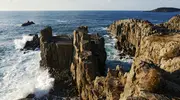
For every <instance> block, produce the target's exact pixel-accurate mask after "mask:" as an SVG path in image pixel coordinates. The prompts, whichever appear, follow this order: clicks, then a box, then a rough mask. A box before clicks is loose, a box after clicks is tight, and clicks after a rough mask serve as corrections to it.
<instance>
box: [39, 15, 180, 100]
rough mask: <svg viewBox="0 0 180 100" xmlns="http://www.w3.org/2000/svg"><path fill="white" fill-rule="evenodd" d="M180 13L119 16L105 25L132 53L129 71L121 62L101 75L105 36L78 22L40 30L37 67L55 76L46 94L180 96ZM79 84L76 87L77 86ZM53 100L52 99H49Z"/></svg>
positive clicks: (109, 98)
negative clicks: (162, 19) (152, 18)
mask: <svg viewBox="0 0 180 100" xmlns="http://www.w3.org/2000/svg"><path fill="white" fill-rule="evenodd" d="M179 23H180V20H179V15H177V16H175V17H173V18H172V19H170V20H169V21H168V22H166V23H162V24H158V25H153V24H152V23H150V22H149V21H145V20H139V19H128V20H120V21H117V22H115V23H113V24H112V25H110V27H109V32H111V34H112V35H114V36H116V37H117V39H118V43H117V48H118V49H119V50H121V51H122V52H123V54H124V55H126V54H129V55H131V56H134V61H133V64H132V67H131V70H130V71H129V72H125V71H124V70H123V69H122V68H121V66H117V67H116V69H108V71H107V75H105V61H106V52H105V48H104V39H103V38H102V37H101V36H99V35H98V34H88V27H86V26H81V27H78V29H77V30H75V31H74V33H73V38H72V37H69V36H67V35H61V36H52V29H51V28H50V27H47V28H45V29H44V30H42V31H41V37H40V48H41V58H42V60H41V67H43V68H48V69H49V72H50V74H51V75H52V77H54V78H55V84H54V90H52V92H51V93H50V94H53V95H58V96H65V97H71V96H77V92H78V93H79V96H80V100H180V95H179V93H180V77H179V76H180V32H179V27H180V26H179ZM76 90H77V91H76ZM50 100H51V99H50Z"/></svg>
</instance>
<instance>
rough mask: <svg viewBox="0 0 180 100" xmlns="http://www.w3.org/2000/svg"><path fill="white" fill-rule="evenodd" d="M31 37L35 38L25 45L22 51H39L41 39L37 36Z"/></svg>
mask: <svg viewBox="0 0 180 100" xmlns="http://www.w3.org/2000/svg"><path fill="white" fill-rule="evenodd" d="M29 36H32V37H33V38H32V40H31V41H27V42H26V43H25V45H24V48H23V49H22V50H38V49H39V48H40V38H39V37H38V35H37V34H29Z"/></svg>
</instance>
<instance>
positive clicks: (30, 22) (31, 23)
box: [21, 21, 35, 27]
mask: <svg viewBox="0 0 180 100" xmlns="http://www.w3.org/2000/svg"><path fill="white" fill-rule="evenodd" d="M33 24H35V23H34V22H33V21H28V22H26V23H23V24H22V25H21V26H23V27H24V26H29V25H33Z"/></svg>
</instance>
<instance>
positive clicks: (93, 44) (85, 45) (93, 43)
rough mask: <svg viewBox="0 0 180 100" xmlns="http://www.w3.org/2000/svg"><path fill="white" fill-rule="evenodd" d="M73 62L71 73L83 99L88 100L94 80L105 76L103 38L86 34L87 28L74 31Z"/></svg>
mask: <svg viewBox="0 0 180 100" xmlns="http://www.w3.org/2000/svg"><path fill="white" fill-rule="evenodd" d="M73 35H74V40H73V45H74V60H73V63H72V65H71V72H72V75H73V78H74V80H75V81H76V84H77V88H78V91H79V93H80V95H81V97H82V98H83V99H85V98H88V93H87V92H89V91H88V88H90V84H92V81H93V80H94V79H95V78H96V76H103V75H104V74H105V61H106V52H105V48H104V38H102V37H100V36H99V35H98V34H91V35H89V34H88V29H87V27H84V26H82V27H79V28H78V29H77V30H75V31H74V33H73Z"/></svg>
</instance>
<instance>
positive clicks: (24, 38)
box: [14, 35, 33, 49]
mask: <svg viewBox="0 0 180 100" xmlns="http://www.w3.org/2000/svg"><path fill="white" fill-rule="evenodd" d="M32 39H33V36H29V35H23V36H22V39H15V40H14V43H15V48H16V49H22V48H23V47H24V46H25V44H26V42H27V41H31V40H32Z"/></svg>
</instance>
